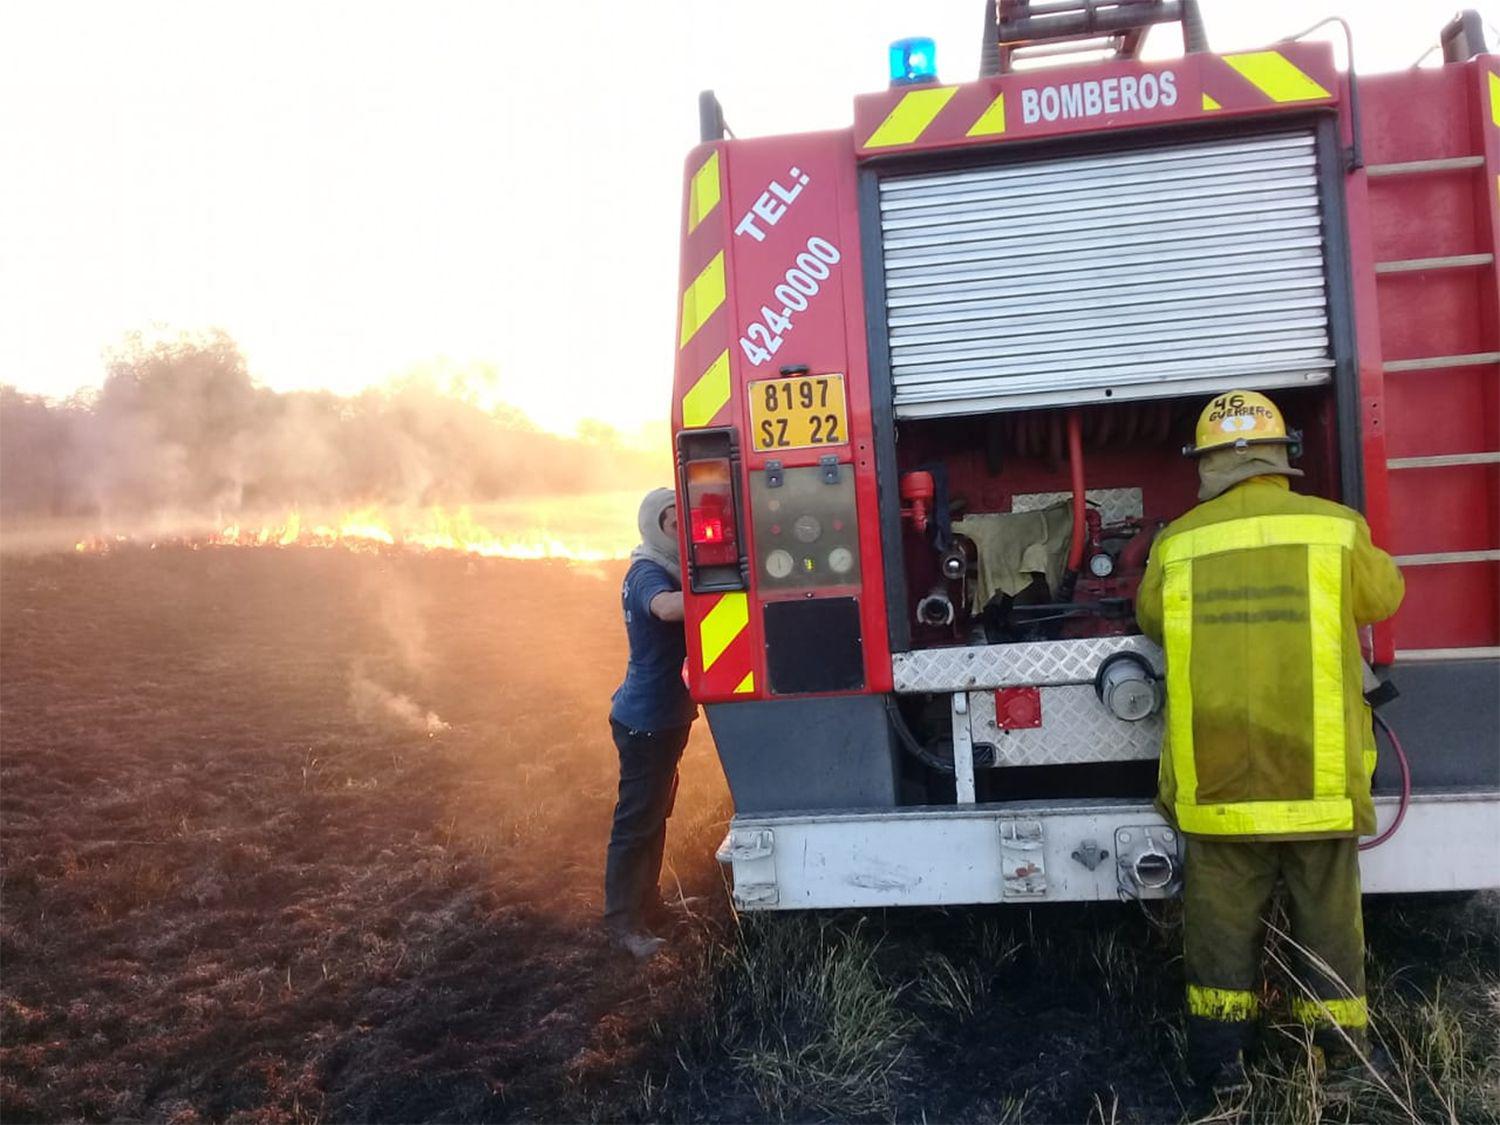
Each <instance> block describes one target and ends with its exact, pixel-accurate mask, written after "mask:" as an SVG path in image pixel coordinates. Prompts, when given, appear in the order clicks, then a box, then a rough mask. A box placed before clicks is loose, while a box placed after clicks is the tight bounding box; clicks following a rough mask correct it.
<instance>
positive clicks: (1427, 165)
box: [1365, 156, 1484, 180]
mask: <svg viewBox="0 0 1500 1125" xmlns="http://www.w3.org/2000/svg"><path fill="white" fill-rule="evenodd" d="M1483 167H1484V157H1482V156H1445V157H1442V158H1441V159H1438V160H1409V161H1406V162H1405V163H1402V164H1370V165H1366V167H1365V175H1367V176H1369V177H1370V178H1371V179H1372V180H1380V179H1385V178H1386V177H1388V176H1419V175H1427V174H1431V173H1435V172H1459V171H1465V170H1467V169H1469V168H1483Z"/></svg>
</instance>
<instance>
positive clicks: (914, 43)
mask: <svg viewBox="0 0 1500 1125" xmlns="http://www.w3.org/2000/svg"><path fill="white" fill-rule="evenodd" d="M936 81H937V44H936V43H934V42H933V41H932V40H931V39H928V38H927V37H926V36H920V37H918V38H915V39H897V40H896V41H895V42H894V43H892V44H891V85H892V86H917V85H921V84H922V83H924V82H936Z"/></svg>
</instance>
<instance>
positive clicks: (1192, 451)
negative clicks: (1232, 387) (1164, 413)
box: [1183, 391, 1295, 457]
mask: <svg viewBox="0 0 1500 1125" xmlns="http://www.w3.org/2000/svg"><path fill="white" fill-rule="evenodd" d="M1267 443H1275V444H1277V445H1292V444H1294V443H1295V439H1294V438H1292V437H1290V436H1288V434H1287V431H1286V422H1285V420H1283V418H1282V417H1281V411H1280V410H1277V409H1276V404H1275V403H1274V402H1272V401H1271V400H1270V399H1268V398H1267V397H1266V396H1265V395H1263V394H1258V393H1257V392H1255V391H1228V392H1226V393H1225V394H1222V395H1219V396H1218V398H1216V399H1214V400H1213V401H1212V402H1210V403H1209V404H1208V405H1207V406H1205V407H1204V408H1203V413H1202V414H1200V415H1198V430H1197V432H1196V433H1195V434H1194V435H1193V444H1192V445H1190V446H1188V447H1187V448H1186V449H1184V450H1183V453H1185V454H1187V455H1188V456H1189V457H1197V456H1199V455H1200V454H1203V453H1207V452H1209V451H1210V450H1213V449H1223V448H1225V447H1235V448H1242V447H1244V446H1246V445H1264V444H1267ZM1294 455H1295V454H1294Z"/></svg>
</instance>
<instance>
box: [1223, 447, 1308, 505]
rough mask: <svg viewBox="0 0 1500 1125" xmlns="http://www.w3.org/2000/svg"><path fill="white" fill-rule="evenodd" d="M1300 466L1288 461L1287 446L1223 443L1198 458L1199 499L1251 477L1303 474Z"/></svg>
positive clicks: (1295, 475)
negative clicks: (1221, 446) (1218, 447)
mask: <svg viewBox="0 0 1500 1125" xmlns="http://www.w3.org/2000/svg"><path fill="white" fill-rule="evenodd" d="M1302 475H1303V474H1302V470H1301V469H1294V468H1292V467H1291V465H1290V464H1289V463H1288V462H1287V449H1286V446H1284V445H1247V446H1246V447H1245V448H1244V449H1236V448H1235V447H1234V446H1224V447H1223V448H1220V449H1211V450H1209V451H1208V452H1207V453H1205V454H1203V455H1202V456H1200V457H1199V458H1198V499H1199V500H1212V499H1213V498H1214V497H1215V496H1221V495H1223V494H1224V493H1226V492H1228V491H1229V490H1230V489H1231V488H1233V487H1234V486H1235V485H1237V484H1239V483H1240V481H1243V480H1249V479H1250V478H1251V477H1269V476H1283V477H1300V476H1302Z"/></svg>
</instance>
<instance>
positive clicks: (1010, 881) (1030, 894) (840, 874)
mask: <svg viewBox="0 0 1500 1125" xmlns="http://www.w3.org/2000/svg"><path fill="white" fill-rule="evenodd" d="M1395 809H1396V799H1395V798H1393V797H1381V798H1377V799H1376V812H1377V816H1378V818H1379V821H1380V823H1381V825H1382V826H1383V825H1385V824H1387V823H1389V821H1390V819H1391V818H1392V817H1393V816H1394V815H1395ZM1181 843H1182V841H1181V840H1180V839H1179V837H1178V836H1177V834H1176V833H1174V832H1172V830H1171V829H1170V828H1169V827H1168V826H1167V825H1166V823H1165V822H1164V821H1163V820H1162V819H1161V817H1160V816H1159V815H1158V814H1157V813H1156V811H1155V810H1154V809H1153V808H1152V807H1151V806H1150V805H1149V804H1145V803H1142V802H1135V801H1108V800H1096V801H1069V802H1057V801H1016V802H1007V803H1000V804H986V805H968V806H941V807H930V806H929V807H922V808H903V809H874V810H858V811H841V812H824V813H819V812H802V813H781V814H776V815H769V816H768V815H750V816H745V815H742V816H736V817H735V818H734V820H733V822H732V823H731V824H730V829H729V834H728V835H727V836H726V837H725V839H724V843H723V845H721V846H720V849H719V860H720V862H721V863H724V864H725V865H726V866H728V867H729V868H730V870H731V873H732V876H733V883H734V897H735V903H736V905H737V906H739V907H740V908H741V909H744V910H815V909H831V908H839V907H876V906H957V905H964V904H971V903H997V902H1022V903H1026V902H1088V901H1102V900H1109V901H1113V900H1116V899H1119V898H1121V897H1141V898H1163V897H1170V896H1171V895H1173V894H1175V893H1176V892H1177V890H1178V889H1179V886H1180V856H1181ZM1361 868H1362V871H1363V875H1364V889H1365V892H1366V893H1369V894H1379V893H1386V892H1410V891H1452V890H1471V889H1479V888H1485V887H1496V886H1500V791H1492V790H1491V791H1483V792H1474V791H1446V792H1426V793H1420V794H1417V795H1414V796H1413V798H1412V803H1411V807H1410V809H1409V810H1408V812H1407V815H1406V820H1405V822H1404V823H1403V824H1402V826H1401V829H1400V831H1399V832H1397V834H1396V835H1395V836H1394V837H1392V838H1391V840H1389V841H1388V842H1387V843H1385V844H1384V845H1382V846H1381V847H1379V848H1376V849H1374V850H1372V851H1369V852H1365V853H1363V856H1362V862H1361Z"/></svg>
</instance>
